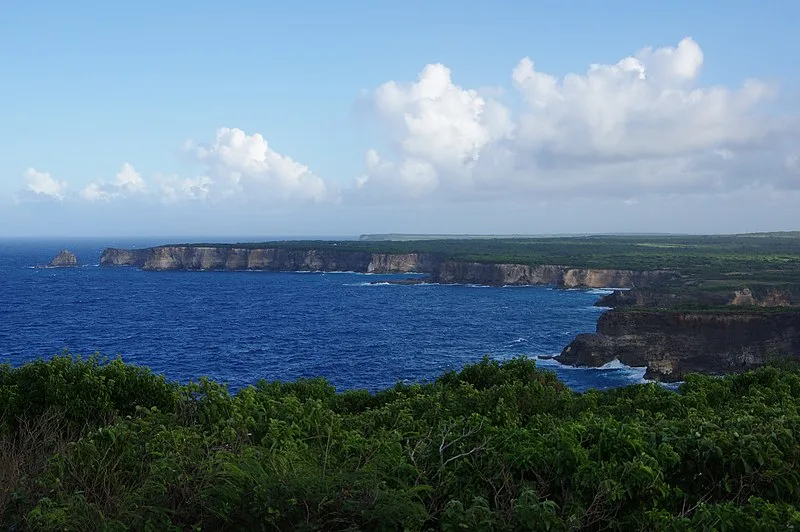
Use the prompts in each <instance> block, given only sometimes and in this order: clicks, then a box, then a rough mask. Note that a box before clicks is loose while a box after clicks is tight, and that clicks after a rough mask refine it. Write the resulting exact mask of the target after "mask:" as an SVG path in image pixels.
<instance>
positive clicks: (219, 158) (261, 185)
mask: <svg viewBox="0 0 800 532" xmlns="http://www.w3.org/2000/svg"><path fill="white" fill-rule="evenodd" d="M184 150H185V151H186V152H187V153H188V154H189V155H190V156H191V157H192V158H193V159H194V160H195V161H196V162H199V163H201V164H203V165H204V166H205V167H206V172H205V174H206V175H207V176H208V177H207V178H205V179H206V181H203V183H202V185H195V186H199V187H200V188H201V189H203V190H205V191H206V192H205V194H206V195H207V194H209V193H214V194H218V195H220V196H230V195H241V196H243V197H245V198H247V199H253V200H267V201H274V200H278V201H286V200H300V201H312V202H322V201H325V200H327V199H330V196H331V191H330V189H329V187H328V186H327V185H326V183H325V182H324V181H323V180H322V179H320V178H319V177H317V176H316V175H314V174H313V173H312V172H311V171H310V170H309V168H308V167H307V166H305V165H303V164H300V163H298V162H296V161H294V160H292V159H291V158H290V157H287V156H285V155H281V154H280V153H277V152H276V151H274V150H272V149H271V148H270V147H269V145H268V143H267V141H266V139H264V137H262V136H261V135H260V134H259V133H255V134H253V135H248V134H247V133H245V132H244V131H242V130H241V129H236V128H227V127H223V128H220V129H218V130H217V134H216V137H215V139H214V141H213V142H212V143H211V144H196V143H195V142H193V141H187V142H186V143H185V144H184Z"/></svg>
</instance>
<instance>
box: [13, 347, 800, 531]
mask: <svg viewBox="0 0 800 532" xmlns="http://www.w3.org/2000/svg"><path fill="white" fill-rule="evenodd" d="M0 429H1V431H0V525H2V526H0V528H13V529H14V530H25V529H35V530H40V529H41V530H51V529H52V530H55V529H58V530H130V529H133V530H199V529H209V530H326V531H327V530H355V529H366V530H431V529H441V530H554V531H556V530H558V531H560V530H755V529H758V530H787V529H791V528H792V527H794V528H795V529H796V528H797V527H800V511H799V510H798V505H799V504H800V467H798V464H799V463H800V441H799V438H800V373H798V370H797V366H787V365H784V366H782V367H769V368H763V369H760V370H757V371H752V372H749V373H743V374H741V375H735V376H728V377H724V378H713V377H703V376H699V375H692V376H690V377H688V378H687V380H686V383H685V384H683V385H682V386H681V387H680V389H679V391H678V392H672V391H669V390H667V389H665V388H663V387H661V386H659V385H656V384H643V385H635V386H629V387H626V388H621V389H617V390H611V391H608V392H598V391H592V392H588V393H585V394H577V393H574V392H571V391H569V390H568V389H567V388H566V387H565V386H564V385H563V384H562V383H560V382H559V381H558V380H557V379H556V378H555V376H554V375H553V374H552V373H549V372H545V371H541V370H539V369H537V368H536V367H535V363H534V362H533V361H531V360H526V359H515V360H510V361H508V362H504V363H499V362H496V361H491V360H489V359H483V360H482V361H480V362H478V363H476V364H473V365H470V366H467V367H465V368H464V369H463V370H462V371H460V372H450V373H446V374H444V375H442V376H441V377H440V378H439V379H438V380H437V381H435V382H433V383H429V384H424V385H410V386H406V385H400V384H398V385H397V386H395V387H392V388H390V389H387V390H384V391H381V392H379V393H376V394H370V393H367V392H364V391H348V392H344V393H337V392H336V391H335V390H334V388H333V387H332V386H331V385H330V384H329V383H328V382H326V381H325V380H322V379H310V380H300V381H297V382H293V383H280V382H270V383H267V382H262V383H259V384H258V385H256V386H253V387H248V388H245V389H243V390H241V391H240V392H239V393H237V394H235V395H232V394H230V393H228V391H227V389H226V388H225V387H224V386H220V385H218V384H216V383H214V382H212V381H209V380H206V379H203V380H200V381H199V382H197V383H192V384H189V385H185V386H180V385H176V384H171V383H167V382H166V381H165V380H164V379H163V378H162V377H160V376H156V375H153V374H151V373H150V372H149V371H147V370H145V369H142V368H137V367H134V366H129V365H126V364H124V363H122V362H121V361H119V360H114V361H110V362H109V361H104V360H100V359H99V358H97V357H90V358H88V359H80V358H73V357H70V356H61V357H56V358H54V359H52V360H49V361H38V362H34V363H31V364H28V365H25V366H22V367H19V368H11V367H9V366H0Z"/></svg>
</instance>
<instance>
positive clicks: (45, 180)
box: [24, 168, 67, 201]
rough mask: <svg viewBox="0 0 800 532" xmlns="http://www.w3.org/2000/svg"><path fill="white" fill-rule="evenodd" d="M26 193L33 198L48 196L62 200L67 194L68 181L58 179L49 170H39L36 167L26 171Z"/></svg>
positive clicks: (47, 197) (48, 197)
mask: <svg viewBox="0 0 800 532" xmlns="http://www.w3.org/2000/svg"><path fill="white" fill-rule="evenodd" d="M25 182H26V185H25V189H24V195H27V196H28V197H31V198H39V199H42V198H46V199H54V200H58V201H62V200H63V199H64V197H65V194H66V189H67V183H66V181H58V180H56V179H54V178H53V176H51V175H50V174H49V173H47V172H39V171H38V170H36V169H35V168H28V169H27V170H26V171H25Z"/></svg>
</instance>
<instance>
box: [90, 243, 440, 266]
mask: <svg viewBox="0 0 800 532" xmlns="http://www.w3.org/2000/svg"><path fill="white" fill-rule="evenodd" d="M436 263H437V262H436V261H435V260H433V259H432V258H431V257H430V256H428V255H425V254H418V253H406V254H388V253H368V252H359V251H318V250H313V249H311V250H293V249H283V248H237V247H233V246H158V247H154V248H147V249H141V250H126V249H113V248H109V249H106V250H105V251H103V254H102V256H101V258H100V265H101V266H136V267H139V268H142V269H143V270H155V271H164V270H190V271H194V270H266V271H312V272H316V271H355V272H366V273H408V272H419V273H430V272H431V271H432V270H433V268H434V267H435V265H436Z"/></svg>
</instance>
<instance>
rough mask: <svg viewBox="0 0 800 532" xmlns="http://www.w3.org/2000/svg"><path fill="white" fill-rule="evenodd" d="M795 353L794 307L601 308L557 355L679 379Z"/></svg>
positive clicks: (799, 349)
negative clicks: (590, 328) (590, 329)
mask: <svg viewBox="0 0 800 532" xmlns="http://www.w3.org/2000/svg"><path fill="white" fill-rule="evenodd" d="M787 356H788V357H800V311H797V312H791V311H786V312H758V311H754V312H718V313H711V312H694V313H693V312H646V311H633V312H632V311H619V310H614V311H610V312H606V313H605V314H603V315H602V316H600V319H599V320H598V322H597V333H596V334H581V335H579V336H578V337H577V338H575V340H574V341H573V342H572V343H571V344H569V345H568V346H567V347H566V348H565V349H564V350H563V351H562V352H561V354H560V355H559V356H557V357H556V360H558V361H559V362H561V363H563V364H570V365H575V366H593V367H597V366H602V365H603V364H606V363H608V362H611V361H612V360H614V359H615V358H616V359H618V360H619V361H620V362H622V363H623V364H627V365H629V366H638V367H641V366H647V372H646V374H645V377H646V378H649V379H655V380H661V381H679V380H682V379H683V378H684V376H685V374H686V373H691V372H699V373H708V374H725V373H733V372H739V371H744V370H747V369H751V368H753V367H757V366H761V365H764V364H765V363H767V362H768V361H770V360H773V359H775V358H780V357H787Z"/></svg>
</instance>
